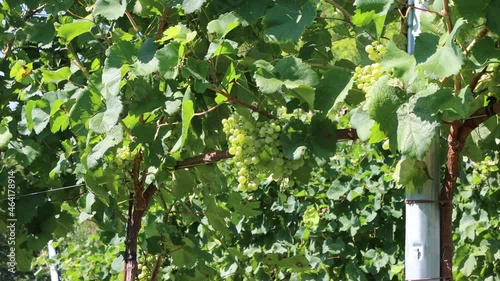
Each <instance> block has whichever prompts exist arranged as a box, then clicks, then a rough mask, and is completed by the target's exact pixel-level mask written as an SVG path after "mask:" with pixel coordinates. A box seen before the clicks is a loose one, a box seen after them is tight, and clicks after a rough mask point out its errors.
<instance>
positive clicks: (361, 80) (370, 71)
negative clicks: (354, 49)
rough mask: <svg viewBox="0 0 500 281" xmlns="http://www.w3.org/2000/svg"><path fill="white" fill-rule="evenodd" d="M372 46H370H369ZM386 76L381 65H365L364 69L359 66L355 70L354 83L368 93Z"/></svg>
mask: <svg viewBox="0 0 500 281" xmlns="http://www.w3.org/2000/svg"><path fill="white" fill-rule="evenodd" d="M369 46H370V45H369ZM383 74H384V72H383V71H382V66H381V65H380V63H378V62H377V63H373V64H370V65H365V66H364V67H360V66H357V67H356V69H355V70H354V76H353V79H354V83H356V85H357V87H358V89H360V90H361V91H363V92H365V93H368V91H370V87H371V86H372V85H373V84H375V82H377V80H378V79H379V78H380V77H381V76H382V75H383Z"/></svg>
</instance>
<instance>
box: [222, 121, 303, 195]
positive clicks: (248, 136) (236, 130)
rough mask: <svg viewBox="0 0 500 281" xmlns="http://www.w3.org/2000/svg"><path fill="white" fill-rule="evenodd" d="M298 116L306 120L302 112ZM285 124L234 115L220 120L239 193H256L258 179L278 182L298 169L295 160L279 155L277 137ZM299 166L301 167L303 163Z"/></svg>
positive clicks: (279, 149)
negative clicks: (272, 179)
mask: <svg viewBox="0 0 500 281" xmlns="http://www.w3.org/2000/svg"><path fill="white" fill-rule="evenodd" d="M300 114H302V115H303V116H309V115H307V114H306V113H305V112H300ZM309 117H310V116H309ZM309 119H310V118H309ZM285 121H286V120H272V121H264V122H256V121H255V120H254V119H252V118H250V119H247V118H246V117H243V116H240V115H238V114H236V113H235V114H233V115H231V117H229V118H227V119H224V120H222V130H223V132H224V133H225V134H226V135H227V139H228V146H229V147H228V152H229V154H231V155H233V156H234V157H233V158H232V159H231V160H230V161H229V164H230V165H231V166H232V168H231V167H230V170H231V172H232V173H233V174H234V175H235V178H236V183H237V189H238V190H239V191H241V192H253V191H255V190H257V189H258V187H259V184H260V182H261V180H260V178H259V177H262V178H267V177H268V176H269V175H272V177H273V178H274V179H275V180H277V181H280V182H281V180H283V177H284V176H290V175H291V174H292V173H293V171H294V170H296V169H298V168H300V167H301V166H302V165H300V166H299V165H298V163H299V162H298V160H296V161H293V160H289V159H286V158H285V156H284V154H283V153H282V152H281V150H282V147H281V141H280V134H281V131H282V125H283V124H284V122H285ZM266 154H267V155H266ZM263 155H266V157H265V158H264V159H265V160H263V159H261V157H262V156H263ZM269 158H270V159H271V160H269ZM301 163H302V164H303V163H304V162H303V160H302V162H301Z"/></svg>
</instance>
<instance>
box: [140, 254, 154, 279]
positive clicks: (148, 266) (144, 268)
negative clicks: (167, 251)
mask: <svg viewBox="0 0 500 281" xmlns="http://www.w3.org/2000/svg"><path fill="white" fill-rule="evenodd" d="M156 259H157V257H156V256H154V255H148V256H147V257H146V255H141V256H140V258H139V264H138V265H137V269H138V273H139V274H138V276H137V278H138V280H139V281H145V280H149V277H151V275H153V269H154V267H155V264H156Z"/></svg>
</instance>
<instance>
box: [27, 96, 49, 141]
mask: <svg viewBox="0 0 500 281" xmlns="http://www.w3.org/2000/svg"><path fill="white" fill-rule="evenodd" d="M25 111H26V121H27V125H28V129H29V130H34V131H35V133H37V134H39V133H40V132H42V130H43V129H45V127H47V124H49V121H50V105H49V102H48V101H46V100H44V99H42V100H30V101H29V102H28V103H27V105H26V110H25Z"/></svg>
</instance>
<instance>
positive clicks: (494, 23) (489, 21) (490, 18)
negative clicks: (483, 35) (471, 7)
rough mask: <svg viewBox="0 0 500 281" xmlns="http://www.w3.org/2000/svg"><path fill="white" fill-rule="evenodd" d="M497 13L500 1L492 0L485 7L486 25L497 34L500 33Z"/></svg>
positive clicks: (499, 8) (499, 20)
mask: <svg viewBox="0 0 500 281" xmlns="http://www.w3.org/2000/svg"><path fill="white" fill-rule="evenodd" d="M483 1H484V0H483ZM473 2H474V1H473ZM499 14H500V2H498V1H494V0H492V1H491V2H490V3H489V4H488V7H487V9H486V26H488V28H489V29H490V30H491V31H493V32H495V33H496V34H497V35H498V34H500V19H499V18H498V15H499Z"/></svg>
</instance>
